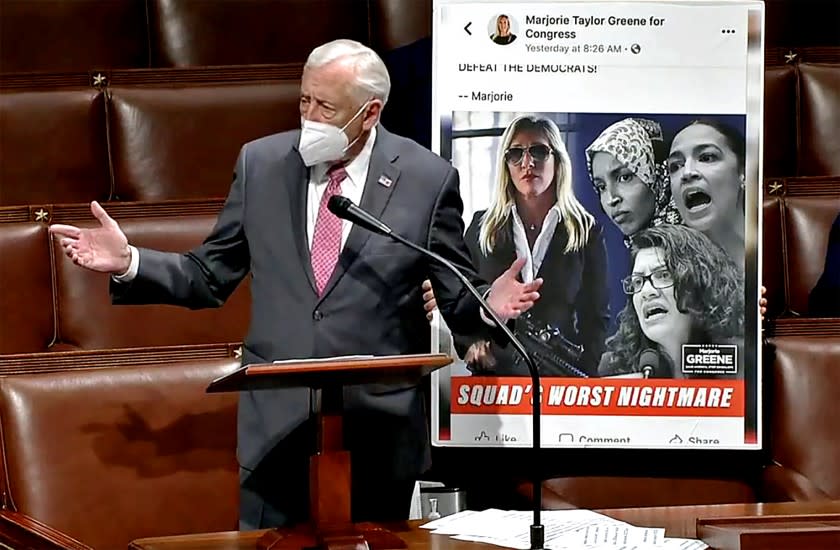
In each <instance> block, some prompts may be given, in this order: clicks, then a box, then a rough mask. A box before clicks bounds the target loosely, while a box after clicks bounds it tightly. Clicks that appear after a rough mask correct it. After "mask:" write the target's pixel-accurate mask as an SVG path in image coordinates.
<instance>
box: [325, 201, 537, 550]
mask: <svg viewBox="0 0 840 550" xmlns="http://www.w3.org/2000/svg"><path fill="white" fill-rule="evenodd" d="M327 208H328V209H329V211H330V212H332V213H333V214H335V215H336V216H338V217H339V218H341V219H344V220H347V221H349V222H352V223H355V224H356V225H359V226H361V227H363V228H365V229H367V230H369V231H373V232H374V233H378V234H380V235H385V236H387V237H390V238H391V239H393V240H395V241H397V242H398V243H402V244H404V245H405V246H407V247H408V248H411V249H412V250H414V251H416V252H419V253H420V254H423V255H424V256H427V257H429V258H431V259H433V260H434V261H436V262H438V263H440V264H442V265H443V266H444V267H446V268H447V269H448V270H449V271H451V272H452V273H453V274H454V275H455V276H456V277H457V278H458V280H460V281H461V283H462V284H463V285H464V287H465V288H466V289H467V290H468V291H469V292H470V294H472V295H473V296H474V297H475V299H476V300H478V303H479V305H481V309H483V310H484V312H485V313H486V314H487V316H488V317H490V318H491V319H492V320H493V322H494V323H496V326H497V327H499V328H500V329H501V331H502V332H503V333H504V334H505V336H506V337H507V339H508V340H509V341H510V343H511V344H512V345H513V347H514V348H516V351H517V352H519V354H520V355H521V356H522V358H523V360H524V361H525V364H526V365H527V366H528V372H529V373H530V375H531V386H532V387H533V388H534V397H533V400H532V413H531V419H532V423H533V429H532V431H533V445H532V448H533V452H534V462H535V463H536V464H537V465H539V464H540V458H541V457H540V403H541V401H542V395H541V393H542V392H541V388H540V373H539V371H538V370H537V365H536V364H535V363H534V360H533V359H532V358H531V357H530V356H529V355H528V352H527V351H526V350H525V346H523V345H522V342H520V341H519V339H517V338H516V336H514V335H513V332H512V331H511V330H510V329H509V328H508V326H507V325H506V324H505V323H503V322H502V320H501V319H499V316H498V315H496V313H495V312H494V311H493V310H492V309H491V308H490V306H489V305H488V304H487V302H486V301H485V300H484V298H483V297H482V296H481V293H480V292H479V291H478V289H476V288H475V286H473V284H472V283H471V282H470V281H469V279H467V277H466V276H465V275H464V274H463V273H461V270H460V269H458V268H457V267H455V266H454V265H453V264H452V262H450V261H449V260H447V259H446V258H444V257H443V256H441V255H440V254H437V253H435V252H432V251H431V250H428V249H426V248H423V247H422V246H420V245H418V244H415V243H413V242H411V241H409V240H408V239H406V238H404V237H402V236H401V235H399V234H397V233H394V232H393V231H392V230H391V228H390V227H388V226H387V225H385V224H384V223H382V222H381V221H379V220H378V219H377V218H376V217H374V216H373V215H371V214H370V213H368V212H366V211H365V210H363V209H362V208H360V207H358V206H356V205H355V204H354V203H353V201H351V200H350V199H348V198H347V197H342V196H340V195H333V196H332V197H330V200H329V202H328V203H327ZM539 470H540V468H535V469H534V475H533V478H532V480H531V481H532V484H533V492H534V495H533V504H534V522H533V524H532V525H531V550H543V548H544V547H545V527H544V526H543V525H542V524H541V522H540V521H541V520H540V513H541V511H542V490H541V486H542V478H541V476H540V471H539Z"/></svg>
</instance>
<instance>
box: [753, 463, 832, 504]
mask: <svg viewBox="0 0 840 550" xmlns="http://www.w3.org/2000/svg"><path fill="white" fill-rule="evenodd" d="M761 485H762V487H761V489H762V493H763V495H762V497H763V498H762V500H764V501H768V502H781V501H789V500H793V501H803V500H830V499H831V495H829V494H827V493H825V492H823V491H822V490H821V489H819V488H818V487H816V486H815V485H814V484H813V483H812V482H811V480H809V479H808V478H807V477H805V476H804V475H802V474H801V473H799V472H797V471H796V470H794V469H792V468H787V467H785V466H782V465H781V464H779V463H778V462H776V463H774V464H771V465H769V466H767V467H766V468H765V469H764V472H763V473H762V484H761Z"/></svg>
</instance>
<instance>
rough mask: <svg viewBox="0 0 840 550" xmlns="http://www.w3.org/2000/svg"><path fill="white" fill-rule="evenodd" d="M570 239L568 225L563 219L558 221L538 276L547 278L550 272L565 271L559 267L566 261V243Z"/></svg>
mask: <svg viewBox="0 0 840 550" xmlns="http://www.w3.org/2000/svg"><path fill="white" fill-rule="evenodd" d="M568 241H569V235H568V234H567V233H566V226H565V225H563V220H560V221H558V222H557V227H555V228H554V235H553V236H552V237H551V241H550V242H549V243H548V248H547V249H546V251H545V256H544V257H543V261H542V264H540V269H539V271H538V272H537V274H536V277H542V278H543V279H545V280H547V279H548V277H547V275H549V274H550V273H549V272H551V273H554V272H562V271H563V269H559V268H560V266H561V264H562V263H564V261H565V257H566V255H565V254H564V253H563V250H565V249H566V243H567V242H568ZM555 258H556V259H555ZM555 264H556V265H555Z"/></svg>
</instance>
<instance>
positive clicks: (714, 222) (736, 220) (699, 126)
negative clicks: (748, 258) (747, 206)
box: [668, 120, 746, 269]
mask: <svg viewBox="0 0 840 550" xmlns="http://www.w3.org/2000/svg"><path fill="white" fill-rule="evenodd" d="M745 155H746V146H745V143H744V137H743V135H742V134H741V133H740V132H738V131H737V130H735V129H734V128H732V127H731V126H728V125H726V124H723V123H721V122H718V121H716V120H695V121H694V122H692V123H691V124H689V125H688V126H686V127H685V128H683V129H682V130H680V131H679V132H678V133H677V135H676V136H674V139H673V141H672V142H671V151H670V154H669V155H668V172H669V174H670V180H671V193H672V195H673V196H674V202H675V204H676V206H677V209H678V210H679V212H680V215H681V216H682V218H683V221H684V223H685V224H686V225H687V226H689V227H692V228H694V229H697V230H698V231H702V232H703V233H704V234H705V235H706V236H707V237H709V238H710V239H711V240H712V241H714V242H715V243H717V244H718V245H720V246H721V247H723V249H724V250H726V252H727V254H729V256H730V257H731V258H732V259H733V260H735V262H736V263H737V264H738V265H739V266H741V269H743V265H744V255H745V250H744V231H745V227H744V187H745V181H746V176H745V173H746V172H745Z"/></svg>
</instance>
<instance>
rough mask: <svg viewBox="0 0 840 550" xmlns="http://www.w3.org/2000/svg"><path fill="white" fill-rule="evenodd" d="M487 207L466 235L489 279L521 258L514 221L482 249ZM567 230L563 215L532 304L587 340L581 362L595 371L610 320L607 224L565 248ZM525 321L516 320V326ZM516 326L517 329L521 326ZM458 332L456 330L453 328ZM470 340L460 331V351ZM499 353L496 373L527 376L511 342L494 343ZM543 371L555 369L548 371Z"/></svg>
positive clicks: (540, 317) (572, 336)
mask: <svg viewBox="0 0 840 550" xmlns="http://www.w3.org/2000/svg"><path fill="white" fill-rule="evenodd" d="M483 215H484V211H483V210H482V211H481V212H476V214H475V216H474V217H473V220H472V223H470V227H469V229H467V234H466V237H465V239H466V241H467V246H468V247H469V250H470V256H471V257H472V261H473V264H474V265H476V266H477V267H478V272H479V275H480V276H481V277H482V278H484V279H485V280H488V281H489V280H493V279H495V278H496V277H498V276H499V275H501V274H502V273H503V272H504V271H505V270H506V269H507V268H508V267H510V264H512V263H513V261H514V260H515V259H516V247H515V245H514V241H513V222H512V221H508V223H507V224H506V225H505V226H504V227H503V228H502V229H501V231H502V234H501V235H500V238H499V239H498V240H497V242H496V245H495V247H494V248H493V252H492V254H490V255H489V256H485V255H484V254H483V253H482V252H481V248H480V246H479V241H478V236H479V229H480V225H481V217H482V216H483ZM567 239H568V234H567V233H566V230H565V227H564V225H563V223H562V221H561V222H560V223H559V224H558V225H557V229H556V230H555V231H554V237H553V238H552V240H551V242H550V243H549V246H548V250H547V252H546V255H545V258H544V259H543V262H542V264H541V265H540V270H539V273H538V274H537V275H538V277H542V278H543V286H542V288H541V289H540V299H539V300H538V301H537V302H536V303H535V304H534V307H533V308H532V309H531V314H532V316H533V318H534V319H535V320H536V321H541V322H544V323H551V324H552V325H554V326H555V327H558V328H559V329H560V330H561V331H562V332H563V334H564V335H565V336H566V338H568V339H569V340H571V341H572V342H574V343H576V344H579V345H583V346H584V352H583V354H582V356H581V360H580V363H579V364H578V368H580V369H581V370H583V371H585V372H586V373H587V374H589V375H591V376H595V375H596V373H597V367H598V361H599V359H600V357H601V353H602V352H603V351H604V341H605V339H606V336H607V325H608V323H609V288H608V287H607V251H606V245H605V244H604V236H603V234H602V228H601V226H599V225H597V224H596V225H595V226H593V228H592V230H591V231H590V234H589V241H588V242H587V243H586V246H584V247H583V248H582V249H580V250H578V251H576V252H572V253H566V254H564V253H563V249H564V248H565V247H566V242H567ZM523 325H524V323H517V329H516V330H519V329H520V328H521V327H523ZM516 330H515V331H514V332H516ZM453 333H457V331H456V330H454V329H453ZM470 341H471V338H470V337H463V336H461V335H459V336H458V337H457V338H456V342H457V344H458V346H459V351H464V350H465V349H466V345H467V344H468V343H469V342H470ZM491 349H492V352H493V356H494V358H495V359H496V363H497V368H496V374H498V375H500V376H520V375H521V376H527V375H528V371H527V369H526V368H525V366H524V365H521V366H519V365H514V363H513V360H514V354H515V353H516V351H515V350H514V349H513V347H512V346H507V347H506V348H504V349H500V347H499V346H496V345H495V344H494V345H493V346H492V347H491ZM543 374H544V375H551V374H552V373H550V372H544V373H543Z"/></svg>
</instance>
